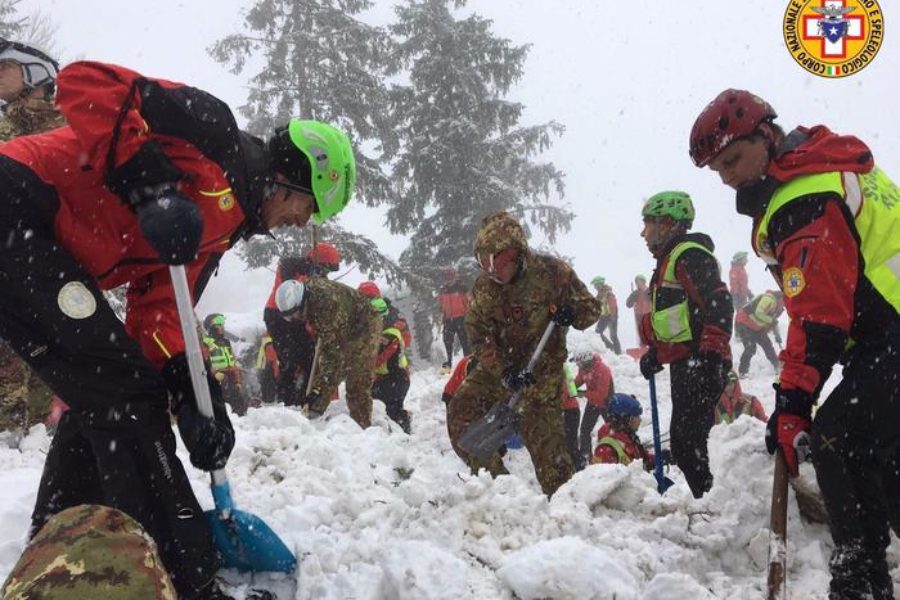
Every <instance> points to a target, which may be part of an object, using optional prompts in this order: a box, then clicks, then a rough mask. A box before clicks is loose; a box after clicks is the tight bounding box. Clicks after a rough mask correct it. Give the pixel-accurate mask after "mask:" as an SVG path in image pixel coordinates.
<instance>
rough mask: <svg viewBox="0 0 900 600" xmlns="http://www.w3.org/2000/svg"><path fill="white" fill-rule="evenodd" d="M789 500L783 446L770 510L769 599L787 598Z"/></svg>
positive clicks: (778, 453)
mask: <svg viewBox="0 0 900 600" xmlns="http://www.w3.org/2000/svg"><path fill="white" fill-rule="evenodd" d="M787 500H788V471H787V464H786V463H785V461H784V452H783V451H782V450H781V448H779V449H778V451H777V452H776V453H775V475H774V477H773V479H772V508H771V509H770V511H769V579H768V584H767V588H768V595H767V596H766V598H768V600H783V599H784V598H787V592H786V589H785V588H786V586H785V585H784V583H785V582H784V579H785V576H786V575H787Z"/></svg>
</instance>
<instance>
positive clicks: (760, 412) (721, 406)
mask: <svg viewBox="0 0 900 600" xmlns="http://www.w3.org/2000/svg"><path fill="white" fill-rule="evenodd" d="M741 415H750V416H752V417H756V418H757V419H759V420H760V421H762V422H763V423H767V422H768V421H769V417H768V416H767V415H766V409H765V408H763V405H762V402H760V401H759V398H757V397H756V396H752V395H750V394H745V393H744V392H743V390H741V382H740V381H738V375H737V373H735V372H734V371H730V372H729V373H728V376H727V377H726V381H725V389H724V390H722V397H721V398H719V403H718V404H717V405H716V425H718V424H719V423H732V422H734V420H735V419H737V418H738V417H740V416H741Z"/></svg>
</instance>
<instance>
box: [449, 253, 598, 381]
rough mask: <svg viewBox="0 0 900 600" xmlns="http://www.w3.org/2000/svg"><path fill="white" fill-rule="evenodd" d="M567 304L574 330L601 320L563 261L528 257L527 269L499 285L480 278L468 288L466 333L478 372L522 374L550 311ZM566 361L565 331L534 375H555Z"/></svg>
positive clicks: (556, 335) (556, 334)
mask: <svg viewBox="0 0 900 600" xmlns="http://www.w3.org/2000/svg"><path fill="white" fill-rule="evenodd" d="M563 304H571V305H573V306H574V308H575V322H574V323H573V324H572V325H573V326H574V327H575V328H576V329H586V328H587V327H590V326H591V325H592V324H593V323H595V322H596V321H597V319H598V318H599V316H600V303H599V302H598V301H597V299H596V298H594V296H593V295H592V294H591V293H590V292H589V291H588V289H587V287H585V285H584V283H582V282H581V280H580V279H578V276H577V275H576V274H575V272H574V271H573V270H572V269H571V268H570V267H569V266H568V265H566V264H565V263H564V262H563V261H561V260H559V259H557V258H554V257H551V256H545V255H542V254H534V253H531V252H528V254H527V258H526V267H525V270H524V271H523V272H522V273H521V274H520V275H519V276H518V277H517V278H516V279H515V280H513V281H512V282H511V283H509V284H506V285H502V284H500V283H497V282H495V281H493V280H492V279H490V278H489V277H487V276H486V275H481V276H479V277H478V279H477V280H476V281H475V286H474V287H473V289H472V304H471V305H470V307H469V312H468V313H467V314H466V329H467V330H468V334H469V340H470V341H471V342H472V346H473V348H474V354H475V356H477V357H478V364H479V368H484V369H487V370H489V371H491V372H493V373H494V374H495V375H496V376H497V377H499V376H500V375H501V374H502V373H503V372H504V371H505V370H507V369H509V368H517V369H524V368H525V365H527V364H528V359H529V358H530V357H531V353H532V352H534V349H535V347H536V346H537V343H538V341H539V340H540V339H541V336H542V335H543V333H544V330H545V329H546V328H547V324H548V323H549V322H550V307H551V306H552V305H556V306H560V305H563ZM565 358H566V331H565V330H562V331H560V330H557V331H555V332H554V333H553V335H552V336H551V337H550V340H549V341H548V343H547V346H546V347H545V348H544V352H543V354H542V355H541V358H540V360H538V362H537V364H536V365H535V369H534V371H535V373H536V374H538V373H542V372H543V374H545V375H549V374H550V373H549V372H551V371H552V373H553V375H552V376H553V377H557V376H558V371H559V369H561V368H562V363H563V361H565Z"/></svg>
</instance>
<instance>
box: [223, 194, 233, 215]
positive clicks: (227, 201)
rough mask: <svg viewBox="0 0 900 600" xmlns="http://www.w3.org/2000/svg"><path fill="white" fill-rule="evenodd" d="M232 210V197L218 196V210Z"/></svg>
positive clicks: (228, 195)
mask: <svg viewBox="0 0 900 600" xmlns="http://www.w3.org/2000/svg"><path fill="white" fill-rule="evenodd" d="M232 208H234V196H233V195H231V194H222V195H221V196H219V210H222V211H229V210H231V209H232Z"/></svg>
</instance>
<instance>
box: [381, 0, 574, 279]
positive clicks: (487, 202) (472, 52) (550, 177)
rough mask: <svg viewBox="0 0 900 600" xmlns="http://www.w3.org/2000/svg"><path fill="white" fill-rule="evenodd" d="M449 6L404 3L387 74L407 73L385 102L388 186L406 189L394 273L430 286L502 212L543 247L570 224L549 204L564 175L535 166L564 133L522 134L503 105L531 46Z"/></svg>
mask: <svg viewBox="0 0 900 600" xmlns="http://www.w3.org/2000/svg"><path fill="white" fill-rule="evenodd" d="M451 4H452V5H453V8H457V9H458V8H461V7H463V6H464V5H465V0H405V2H404V3H403V4H402V5H400V6H398V7H397V9H396V11H397V15H398V21H397V22H396V23H395V24H393V25H391V27H390V29H391V32H392V33H393V34H394V35H395V36H396V37H397V38H398V39H397V44H398V49H397V51H396V52H395V54H394V56H395V62H394V63H393V65H392V67H393V72H394V73H402V72H403V70H404V69H408V72H409V83H408V84H407V85H398V86H396V87H394V88H393V89H392V94H391V95H392V100H393V103H394V106H395V113H396V115H395V118H396V119H397V122H398V130H399V131H401V132H402V139H401V144H402V146H401V148H402V150H401V152H400V153H399V154H398V156H397V160H396V166H395V170H394V178H395V180H396V181H400V182H404V185H403V189H402V191H401V193H400V194H399V198H398V200H397V201H396V202H394V203H393V204H392V205H391V206H390V208H389V209H388V224H389V226H390V228H391V231H392V232H394V233H412V238H411V241H410V245H409V247H408V248H407V249H406V250H405V251H404V253H403V254H402V256H401V258H400V263H401V265H403V266H405V267H409V268H414V269H415V270H416V272H418V273H422V274H425V275H427V276H429V277H430V278H431V279H432V280H433V281H434V282H435V283H436V282H437V281H439V280H440V273H441V271H443V270H444V269H446V268H447V267H450V266H456V267H457V268H458V267H459V265H460V262H461V259H463V258H464V257H471V252H472V244H473V242H474V240H475V235H476V233H477V231H478V227H479V224H480V221H481V218H482V217H483V216H485V215H486V214H488V213H491V212H494V211H496V210H501V209H503V210H508V211H510V212H511V213H512V214H514V215H515V216H517V217H519V218H520V219H521V220H522V221H523V225H524V226H525V227H526V229H528V228H529V224H530V225H533V226H536V227H537V228H538V229H540V230H541V231H543V232H544V233H545V234H546V236H547V238H548V240H549V241H550V242H553V241H555V237H556V235H557V233H558V232H560V231H564V230H567V229H568V228H569V226H570V223H571V220H572V217H573V215H572V213H571V212H569V211H568V210H566V209H564V208H561V207H560V206H557V205H554V204H552V197H553V196H554V195H556V196H559V197H562V195H563V192H564V186H563V173H562V172H560V171H559V170H558V169H557V168H556V167H555V166H554V165H553V164H552V163H539V162H535V157H536V155H537V154H539V153H540V152H542V151H544V150H546V149H547V148H548V147H549V146H550V144H551V140H552V138H553V137H554V136H557V135H560V134H561V133H562V132H563V127H562V125H560V124H558V123H556V122H552V121H551V122H549V123H544V124H541V125H531V126H525V125H521V124H520V120H521V116H522V111H523V109H524V106H523V105H522V104H520V103H516V102H511V101H509V100H507V99H506V96H507V94H508V93H509V91H510V89H511V87H512V86H513V85H514V84H515V83H516V82H517V81H518V80H519V79H520V78H521V77H522V73H523V65H524V62H525V58H526V56H527V53H528V49H529V47H528V46H527V45H525V46H515V45H513V44H512V43H511V42H510V41H509V40H506V39H502V38H499V37H497V36H496V35H495V34H493V33H492V32H491V21H490V20H488V19H484V18H482V17H480V16H478V15H472V16H469V17H468V18H464V19H457V18H456V17H455V16H454V14H453V12H452V9H451Z"/></svg>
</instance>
